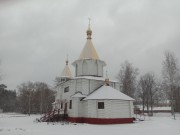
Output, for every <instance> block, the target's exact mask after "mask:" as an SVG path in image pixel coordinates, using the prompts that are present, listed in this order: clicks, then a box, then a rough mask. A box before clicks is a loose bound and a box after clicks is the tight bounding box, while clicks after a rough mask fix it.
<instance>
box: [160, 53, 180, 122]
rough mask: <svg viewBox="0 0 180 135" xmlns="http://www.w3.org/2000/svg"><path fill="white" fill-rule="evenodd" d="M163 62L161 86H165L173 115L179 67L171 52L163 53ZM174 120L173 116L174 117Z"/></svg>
mask: <svg viewBox="0 0 180 135" xmlns="http://www.w3.org/2000/svg"><path fill="white" fill-rule="evenodd" d="M164 57H165V58H164V60H163V69H162V75H163V84H164V85H165V88H166V89H165V91H166V93H167V95H168V98H169V100H170V102H171V110H172V114H174V109H175V106H174V105H175V104H176V102H177V100H176V98H175V97H176V92H177V91H178V87H179V78H180V77H179V66H178V60H177V59H176V57H175V55H174V54H173V53H172V52H165V54H164ZM179 98H180V97H179ZM174 119H175V115H174Z"/></svg>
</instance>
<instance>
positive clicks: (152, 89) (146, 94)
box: [138, 73, 159, 114]
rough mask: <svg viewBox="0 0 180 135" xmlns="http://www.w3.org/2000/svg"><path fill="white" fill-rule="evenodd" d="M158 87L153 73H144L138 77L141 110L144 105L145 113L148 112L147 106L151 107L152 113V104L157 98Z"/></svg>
mask: <svg viewBox="0 0 180 135" xmlns="http://www.w3.org/2000/svg"><path fill="white" fill-rule="evenodd" d="M158 90H159V87H158V85H157V83H156V78H155V76H154V74H153V73H146V74H145V75H143V76H141V77H140V80H139V82H138V95H139V98H140V99H141V101H142V105H143V112H144V108H145V106H146V108H147V113H149V108H150V109H151V114H153V106H154V102H155V99H156V100H157V98H156V97H157V96H156V94H157V91H158Z"/></svg>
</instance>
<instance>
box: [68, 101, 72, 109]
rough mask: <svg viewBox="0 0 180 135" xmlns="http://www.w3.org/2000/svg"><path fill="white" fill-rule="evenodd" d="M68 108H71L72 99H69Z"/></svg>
mask: <svg viewBox="0 0 180 135" xmlns="http://www.w3.org/2000/svg"><path fill="white" fill-rule="evenodd" d="M69 109H72V100H69Z"/></svg>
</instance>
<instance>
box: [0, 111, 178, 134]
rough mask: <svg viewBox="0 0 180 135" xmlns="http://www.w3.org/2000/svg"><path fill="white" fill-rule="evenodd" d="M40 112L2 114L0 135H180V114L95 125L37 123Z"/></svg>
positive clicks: (158, 115) (157, 115) (156, 115)
mask: <svg viewBox="0 0 180 135" xmlns="http://www.w3.org/2000/svg"><path fill="white" fill-rule="evenodd" d="M36 118H40V115H31V116H27V115H22V114H7V113H6V114H3V113H2V114H0V135H180V114H177V115H176V120H173V117H172V116H171V114H155V116H153V117H149V118H148V117H146V118H145V121H137V122H135V123H132V124H116V125H91V124H72V123H71V124H62V123H49V124H47V123H37V122H34V120H35V119H36Z"/></svg>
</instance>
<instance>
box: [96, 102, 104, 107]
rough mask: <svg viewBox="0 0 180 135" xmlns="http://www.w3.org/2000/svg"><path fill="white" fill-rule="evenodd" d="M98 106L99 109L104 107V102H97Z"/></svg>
mask: <svg viewBox="0 0 180 135" xmlns="http://www.w3.org/2000/svg"><path fill="white" fill-rule="evenodd" d="M97 107H98V109H104V108H105V107H104V102H102V101H101V102H98V104H97Z"/></svg>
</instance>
